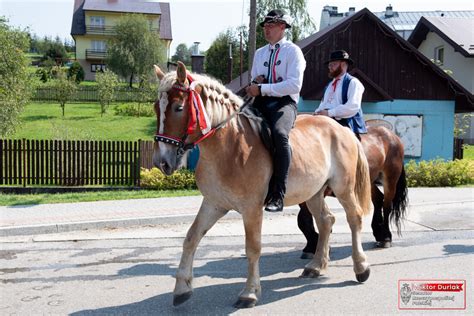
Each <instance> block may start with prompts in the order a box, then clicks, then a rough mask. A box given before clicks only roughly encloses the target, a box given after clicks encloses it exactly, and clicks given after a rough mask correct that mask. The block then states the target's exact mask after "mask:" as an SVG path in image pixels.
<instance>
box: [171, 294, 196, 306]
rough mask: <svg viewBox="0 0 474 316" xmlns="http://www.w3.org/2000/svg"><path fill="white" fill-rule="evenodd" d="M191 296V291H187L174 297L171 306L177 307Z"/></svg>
mask: <svg viewBox="0 0 474 316" xmlns="http://www.w3.org/2000/svg"><path fill="white" fill-rule="evenodd" d="M191 295H193V291H189V292H186V293H183V294H179V295H175V296H174V297H173V306H178V305H181V304H183V303H184V302H186V301H187V300H189V298H190V297H191Z"/></svg>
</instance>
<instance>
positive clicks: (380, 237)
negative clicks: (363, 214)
mask: <svg viewBox="0 0 474 316" xmlns="http://www.w3.org/2000/svg"><path fill="white" fill-rule="evenodd" d="M383 198H384V196H383V193H382V192H381V191H380V189H379V188H378V187H377V186H376V185H375V184H372V203H373V204H374V215H373V217H372V224H371V226H372V233H373V234H374V237H375V241H376V243H375V247H380V245H382V243H383V242H384V239H385V230H384V215H383V214H382V207H383Z"/></svg>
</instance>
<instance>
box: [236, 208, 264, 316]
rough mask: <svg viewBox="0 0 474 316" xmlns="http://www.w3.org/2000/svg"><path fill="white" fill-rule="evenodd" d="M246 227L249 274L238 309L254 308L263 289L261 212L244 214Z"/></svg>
mask: <svg viewBox="0 0 474 316" xmlns="http://www.w3.org/2000/svg"><path fill="white" fill-rule="evenodd" d="M242 217H243V221H244V227H245V254H246V256H247V260H248V264H249V266H248V274H247V282H246V284H245V288H244V289H243V290H242V291H241V292H240V294H239V298H238V300H237V302H235V304H234V307H236V308H249V307H254V306H255V304H256V303H257V300H258V299H259V298H260V295H261V292H262V289H261V286H260V270H259V267H258V265H259V260H260V254H261V250H262V218H263V212H262V209H261V208H260V210H254V209H252V210H249V211H246V212H242Z"/></svg>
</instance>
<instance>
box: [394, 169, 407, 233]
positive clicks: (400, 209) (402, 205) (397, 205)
mask: <svg viewBox="0 0 474 316" xmlns="http://www.w3.org/2000/svg"><path fill="white" fill-rule="evenodd" d="M407 206H408V186H407V178H406V174H405V167H404V166H403V165H402V172H401V173H400V177H399V178H398V181H397V188H396V190H395V196H394V197H393V200H392V211H391V212H390V220H391V221H392V223H394V224H395V226H396V227H397V234H398V236H401V235H402V232H401V226H402V223H401V222H402V220H403V219H405V216H406V210H407Z"/></svg>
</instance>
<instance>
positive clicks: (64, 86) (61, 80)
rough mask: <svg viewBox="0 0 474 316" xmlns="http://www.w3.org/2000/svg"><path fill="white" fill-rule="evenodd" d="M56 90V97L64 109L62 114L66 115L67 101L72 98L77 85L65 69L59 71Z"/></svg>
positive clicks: (55, 85)
mask: <svg viewBox="0 0 474 316" xmlns="http://www.w3.org/2000/svg"><path fill="white" fill-rule="evenodd" d="M53 87H54V90H55V95H54V98H55V100H56V101H58V102H59V106H60V107H61V109H62V114H63V117H64V109H65V107H66V103H67V102H68V101H70V100H71V99H72V97H73V96H74V93H76V90H77V85H76V83H75V82H74V81H73V80H70V79H68V78H67V76H66V74H65V72H64V71H61V70H59V71H58V80H57V81H56V83H55V84H54V85H53Z"/></svg>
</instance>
